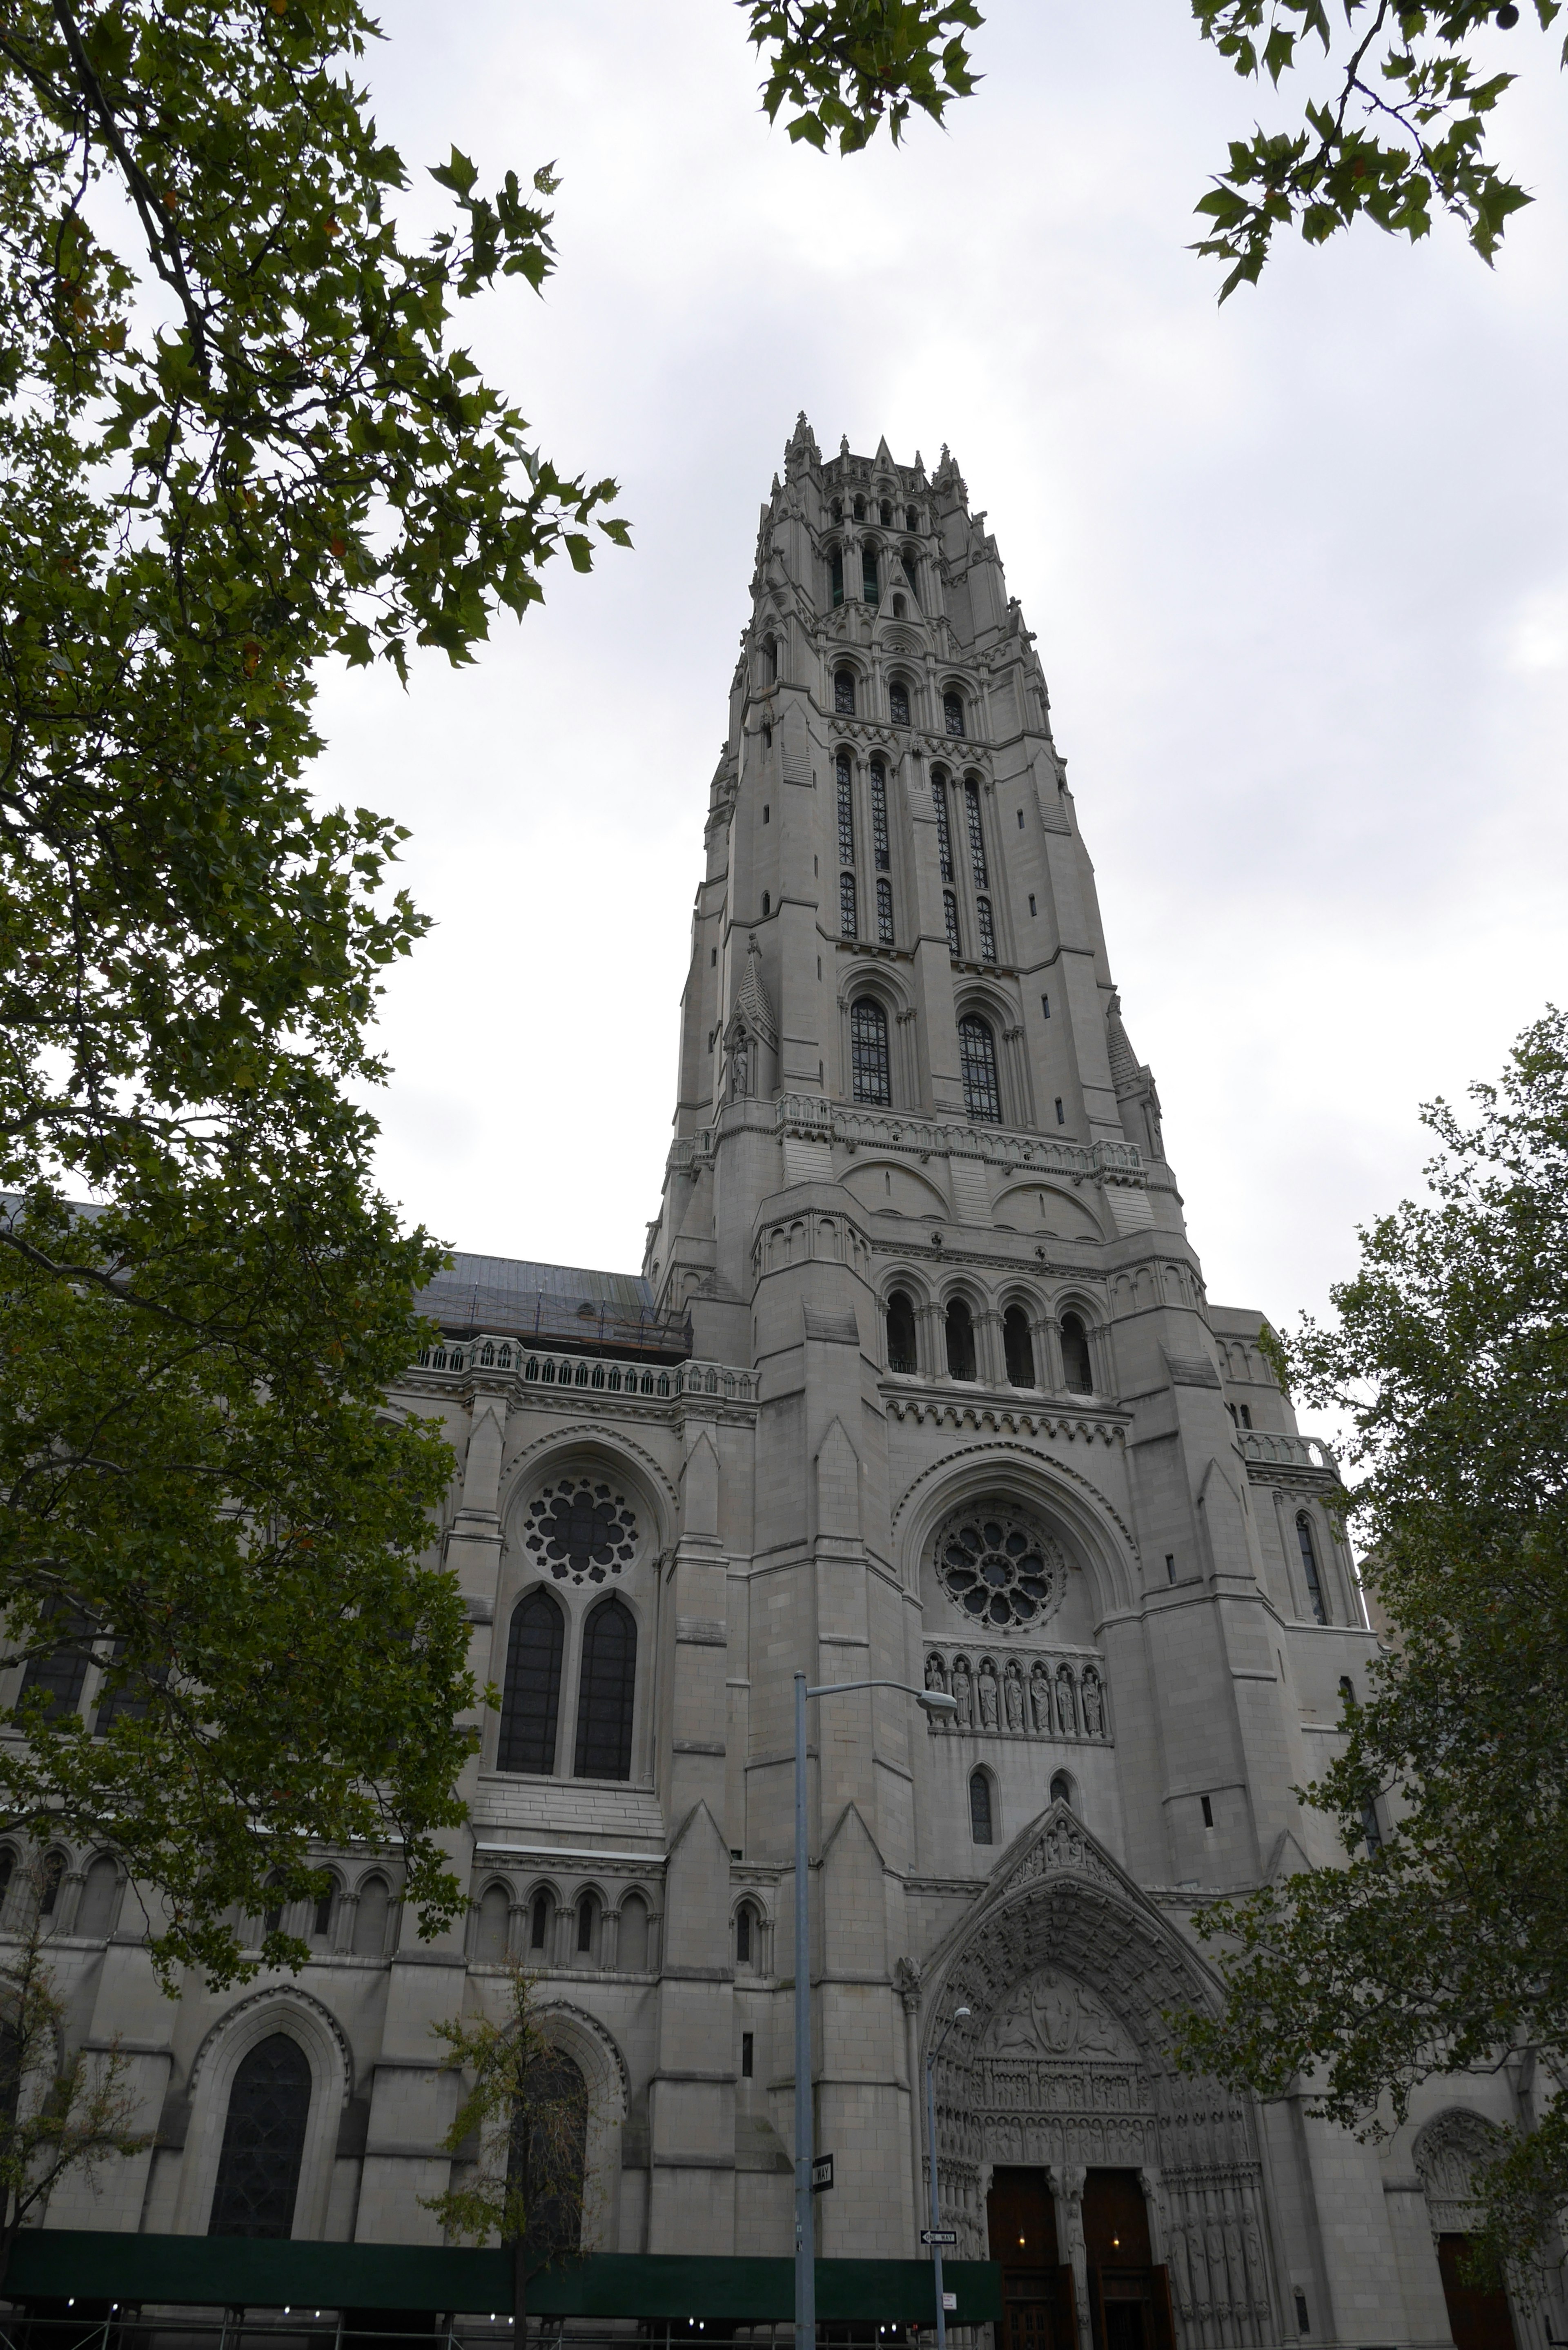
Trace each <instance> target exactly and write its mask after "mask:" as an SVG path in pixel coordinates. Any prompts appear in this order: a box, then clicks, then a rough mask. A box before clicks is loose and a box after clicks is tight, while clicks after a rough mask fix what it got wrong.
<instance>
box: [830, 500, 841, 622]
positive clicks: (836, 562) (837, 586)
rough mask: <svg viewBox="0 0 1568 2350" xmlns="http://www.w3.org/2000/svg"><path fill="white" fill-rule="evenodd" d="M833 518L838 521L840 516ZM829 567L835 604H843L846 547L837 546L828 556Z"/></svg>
mask: <svg viewBox="0 0 1568 2350" xmlns="http://www.w3.org/2000/svg"><path fill="white" fill-rule="evenodd" d="M833 519H834V521H835V522H836V521H837V520H838V516H837V515H834V517H833ZM827 567H828V576H829V577H830V578H831V580H832V583H833V600H834V602H835V604H842V603H843V601H844V549H843V548H842V547H841V546H836V547H835V548H834V550H833V552H832V554H831V555H830V556H828V558H827Z"/></svg>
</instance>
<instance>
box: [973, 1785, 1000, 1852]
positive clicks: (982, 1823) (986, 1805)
mask: <svg viewBox="0 0 1568 2350" xmlns="http://www.w3.org/2000/svg"><path fill="white" fill-rule="evenodd" d="M969 1832H970V1835H971V1840H972V1841H973V1842H974V1843H975V1844H991V1843H992V1841H993V1840H994V1839H993V1834H992V1821H991V1781H990V1780H989V1779H988V1778H987V1777H986V1775H985V1773H984V1772H983V1771H971V1773H970V1780H969Z"/></svg>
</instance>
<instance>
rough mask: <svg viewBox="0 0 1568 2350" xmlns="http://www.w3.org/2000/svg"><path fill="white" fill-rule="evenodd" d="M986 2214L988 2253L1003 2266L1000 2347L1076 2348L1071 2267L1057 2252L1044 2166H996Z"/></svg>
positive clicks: (1017, 2349)
mask: <svg viewBox="0 0 1568 2350" xmlns="http://www.w3.org/2000/svg"><path fill="white" fill-rule="evenodd" d="M985 2215H986V2222H987V2226H988V2229H989V2232H990V2249H991V2257H992V2260H993V2261H997V2262H1000V2263H1001V2266H1002V2350H1076V2344H1075V2340H1074V2324H1073V2272H1072V2270H1071V2269H1064V2268H1063V2266H1062V2264H1061V2262H1060V2261H1059V2259H1058V2258H1057V2251H1056V2205H1055V2201H1054V2198H1053V2196H1052V2193H1051V2188H1050V2183H1049V2181H1048V2179H1047V2178H1046V2175H1045V2173H1044V2170H1026V2169H1007V2168H1003V2169H1000V2170H997V2171H995V2172H994V2173H993V2174H992V2184H991V2194H990V2197H989V2199H987V2202H986V2207H985Z"/></svg>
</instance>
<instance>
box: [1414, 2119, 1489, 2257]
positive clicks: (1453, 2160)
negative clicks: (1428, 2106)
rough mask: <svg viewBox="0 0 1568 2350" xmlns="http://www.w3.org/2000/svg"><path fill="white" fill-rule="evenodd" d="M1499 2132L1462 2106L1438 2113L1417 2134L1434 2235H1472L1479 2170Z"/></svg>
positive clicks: (1477, 2211) (1477, 2209)
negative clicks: (1477, 2171)
mask: <svg viewBox="0 0 1568 2350" xmlns="http://www.w3.org/2000/svg"><path fill="white" fill-rule="evenodd" d="M1498 2136H1499V2133H1498V2131H1497V2130H1496V2129H1495V2128H1494V2127H1493V2126H1492V2125H1491V2123H1490V2122H1489V2121H1486V2120H1484V2119H1483V2118H1482V2116H1480V2114H1472V2113H1467V2112H1465V2111H1464V2110H1463V2109H1462V2108H1461V2107H1459V2106H1455V2107H1454V2108H1452V2110H1451V2111H1449V2113H1446V2114H1439V2115H1438V2117H1437V2119H1436V2120H1435V2121H1429V2122H1428V2124H1427V2126H1426V2127H1425V2128H1424V2129H1423V2130H1422V2131H1421V2132H1420V2133H1419V2135H1418V2136H1417V2139H1416V2143H1415V2146H1414V2147H1413V2148H1412V2152H1413V2154H1414V2157H1415V2162H1416V2169H1417V2175H1418V2176H1419V2178H1420V2181H1421V2184H1422V2186H1423V2187H1424V2188H1425V2189H1426V2190H1427V2212H1428V2218H1429V2219H1430V2220H1431V2224H1432V2233H1433V2235H1434V2236H1443V2235H1455V2236H1468V2235H1469V2234H1470V2233H1471V2232H1472V2230H1474V2229H1475V2228H1476V2226H1477V2225H1478V2224H1479V2221H1480V2205H1479V2204H1478V2202H1477V2200H1476V2191H1475V2173H1476V2169H1477V2167H1478V2165H1479V2164H1480V2163H1482V2162H1484V2161H1485V2160H1486V2158H1487V2157H1488V2156H1489V2155H1490V2154H1492V2153H1494V2152H1495V2151H1496V2147H1497V2139H1498Z"/></svg>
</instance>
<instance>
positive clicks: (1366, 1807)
mask: <svg viewBox="0 0 1568 2350" xmlns="http://www.w3.org/2000/svg"><path fill="white" fill-rule="evenodd" d="M1361 1833H1362V1835H1364V1836H1365V1837H1366V1852H1367V1857H1368V1858H1369V1859H1370V1858H1371V1856H1372V1855H1373V1854H1374V1853H1375V1852H1381V1851H1382V1849H1383V1825H1382V1822H1381V1821H1380V1820H1379V1819H1378V1816H1377V1806H1376V1804H1373V1803H1366V1804H1362V1806H1361Z"/></svg>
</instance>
